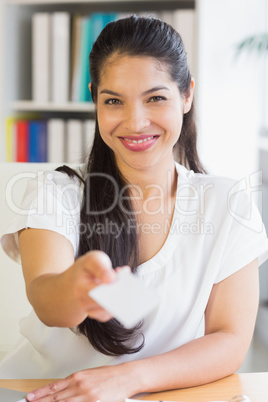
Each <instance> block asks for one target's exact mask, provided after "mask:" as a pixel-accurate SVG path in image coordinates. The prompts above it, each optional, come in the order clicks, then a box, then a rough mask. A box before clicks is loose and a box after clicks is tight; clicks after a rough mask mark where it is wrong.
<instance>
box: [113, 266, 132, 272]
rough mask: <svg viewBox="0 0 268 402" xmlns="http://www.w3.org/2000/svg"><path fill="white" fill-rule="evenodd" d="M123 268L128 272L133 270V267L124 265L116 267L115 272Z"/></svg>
mask: <svg viewBox="0 0 268 402" xmlns="http://www.w3.org/2000/svg"><path fill="white" fill-rule="evenodd" d="M122 269H123V270H125V271H128V272H131V268H130V266H129V265H123V266H122V267H116V268H115V272H119V271H121V270H122Z"/></svg>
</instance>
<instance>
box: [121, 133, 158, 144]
mask: <svg viewBox="0 0 268 402" xmlns="http://www.w3.org/2000/svg"><path fill="white" fill-rule="evenodd" d="M153 138H154V136H153V135H152V137H147V138H144V139H143V140H138V141H137V140H130V139H129V138H125V137H124V140H125V141H128V142H132V143H133V144H142V143H143V142H146V141H150V140H152V139H153Z"/></svg>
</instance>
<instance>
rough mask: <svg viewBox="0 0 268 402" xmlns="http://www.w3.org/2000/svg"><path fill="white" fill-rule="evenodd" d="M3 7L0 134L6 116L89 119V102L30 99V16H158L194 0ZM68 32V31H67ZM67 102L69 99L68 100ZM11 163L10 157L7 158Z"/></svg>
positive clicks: (18, 1) (1, 142)
mask: <svg viewBox="0 0 268 402" xmlns="http://www.w3.org/2000/svg"><path fill="white" fill-rule="evenodd" d="M3 4H4V5H2V9H3V13H2V15H5V17H3V20H4V22H5V24H4V31H5V38H6V39H5V40H3V41H2V43H3V46H2V47H3V50H2V54H4V75H5V79H3V81H2V84H3V88H4V91H3V92H4V96H3V98H4V99H3V101H2V104H3V105H2V110H3V116H1V115H0V119H1V126H2V132H3V133H4V132H5V131H6V129H5V127H4V126H5V121H6V118H7V117H9V116H12V117H13V116H14V117H15V118H16V117H20V116H23V115H24V114H26V115H27V114H31V113H34V114H35V113H36V115H37V116H38V118H40V119H42V118H44V119H49V118H50V117H51V118H54V117H55V118H63V119H64V120H65V121H66V120H68V119H72V118H76V119H77V118H79V117H80V116H81V119H86V117H88V118H92V117H93V112H94V107H93V104H92V103H89V102H77V101H76V102H71V101H70V100H68V101H67V102H60V103H59V102H55V101H48V102H47V101H44V102H43V101H38V102H37V101H34V100H33V81H32V75H33V68H32V52H33V45H32V29H33V28H32V17H33V15H34V14H35V13H37V12H40V13H42V12H43V13H49V14H53V13H54V12H65V11H66V12H67V13H69V15H70V16H74V15H75V14H80V15H82V16H86V15H90V14H91V13H96V12H103V13H109V12H115V13H123V14H126V13H139V12H141V13H148V14H153V13H158V15H159V14H160V12H161V11H163V10H164V11H167V12H172V11H173V10H178V9H182V10H183V9H189V10H190V9H191V10H193V9H195V1H194V0H116V1H111V0H98V1H96V0H65V1H63V0H5V2H4V3H3ZM70 32H71V31H70ZM69 99H70V97H69ZM0 148H1V154H0V162H5V161H6V158H7V157H6V155H5V151H4V150H5V148H6V139H5V135H1V136H0ZM9 160H10V158H9Z"/></svg>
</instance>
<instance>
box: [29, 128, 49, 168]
mask: <svg viewBox="0 0 268 402" xmlns="http://www.w3.org/2000/svg"><path fill="white" fill-rule="evenodd" d="M28 155H29V160H28V161H29V162H47V129H46V122H45V121H30V122H29V153H28Z"/></svg>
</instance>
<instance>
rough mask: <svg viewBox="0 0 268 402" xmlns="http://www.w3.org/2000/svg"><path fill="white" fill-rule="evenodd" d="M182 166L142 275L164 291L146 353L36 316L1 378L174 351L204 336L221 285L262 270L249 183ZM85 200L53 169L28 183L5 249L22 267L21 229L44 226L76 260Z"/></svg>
mask: <svg viewBox="0 0 268 402" xmlns="http://www.w3.org/2000/svg"><path fill="white" fill-rule="evenodd" d="M176 168H177V171H178V186H177V199H176V206H175V210H174V214H173V218H172V223H171V227H169V226H168V224H167V226H166V228H167V231H168V236H167V239H166V241H165V243H164V245H163V247H162V248H161V249H160V250H159V252H158V253H157V254H156V255H155V256H154V257H152V258H151V259H150V260H149V261H147V262H145V263H143V264H141V265H140V266H139V267H138V269H137V274H136V275H137V276H138V277H139V278H140V280H141V281H143V283H144V284H145V286H146V287H148V288H149V287H152V288H157V289H158V292H159V304H158V306H157V308H156V309H155V310H154V311H153V312H152V313H151V314H150V315H148V316H147V317H145V319H144V323H143V326H142V328H141V331H142V333H143V334H144V336H145V345H144V347H143V348H142V349H141V350H140V351H139V352H137V353H136V354H132V355H124V356H120V357H110V356H106V355H103V354H101V353H99V352H97V351H96V350H95V349H93V347H92V346H91V345H90V344H89V341H88V340H87V338H86V337H84V336H83V335H77V334H76V333H74V332H73V331H72V330H71V329H68V328H50V327H47V326H46V325H44V324H43V323H42V322H41V321H40V320H39V319H38V317H37V316H36V314H35V313H34V312H33V311H32V312H31V313H30V315H29V316H28V317H26V318H23V319H22V320H21V322H20V330H21V334H22V337H21V340H20V341H19V343H18V344H17V346H16V347H15V349H14V350H13V351H12V352H11V353H10V354H8V355H7V356H6V357H5V358H4V360H3V361H2V362H1V363H0V378H60V377H65V376H67V375H69V374H70V373H73V372H75V371H78V370H82V369H86V368H91V367H98V366H102V365H108V364H109V365H111V364H118V363H122V362H126V361H130V360H136V359H140V358H145V357H148V356H152V355H156V354H160V353H164V352H167V351H170V350H172V349H175V348H177V347H179V346H180V345H183V344H184V343H186V342H189V341H191V340H193V339H195V338H197V337H199V336H202V335H203V334H204V328H203V326H204V312H205V309H206V306H207V303H208V300H209V296H210V293H211V290H212V287H213V285H214V284H215V283H218V282H220V281H222V280H223V279H225V278H227V277H228V276H230V275H232V274H233V273H235V272H237V271H238V270H239V269H241V268H243V267H244V266H245V265H247V264H248V263H250V262H251V261H253V260H254V259H255V258H258V260H259V265H260V264H262V263H263V262H264V261H265V260H266V259H267V258H268V241H267V236H266V233H265V229H264V226H263V223H262V220H261V217H260V214H259V212H258V210H257V208H256V206H255V205H254V204H253V203H252V202H251V197H250V195H249V194H248V192H247V190H246V187H247V186H246V185H245V182H244V181H240V182H236V181H234V180H232V179H229V178H225V177H217V176H212V175H203V174H195V173H194V172H192V171H188V170H187V169H185V168H184V167H183V166H181V165H179V164H176ZM80 202H81V188H80V185H79V180H78V179H77V178H75V179H71V178H69V177H68V176H67V175H66V174H64V173H60V172H55V171H50V172H47V173H45V174H44V175H41V176H39V177H38V178H37V179H32V180H29V184H28V187H27V189H26V192H25V195H24V198H23V201H22V206H21V212H22V214H21V215H17V216H16V218H15V219H14V220H13V222H12V223H11V225H10V227H9V228H8V230H7V231H6V234H5V235H4V236H3V237H2V238H1V243H2V247H3V249H4V250H5V251H6V253H7V254H8V255H9V256H10V257H11V258H13V259H14V260H15V261H17V262H20V255H19V245H18V236H17V232H18V230H20V229H22V228H26V227H29V228H40V229H48V230H52V231H56V232H58V233H60V234H61V235H63V236H65V237H66V238H67V239H69V241H70V242H71V244H72V246H73V248H74V253H75V256H77V249H78V240H79V236H78V233H79V230H83V227H82V225H81V224H80V216H79V211H80ZM158 229H159V228H158V226H157V224H156V225H155V226H154V230H158ZM155 233H156V232H155ZM245 314H246V312H245ZM140 343H141V338H139V337H138V339H137V344H140Z"/></svg>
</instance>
